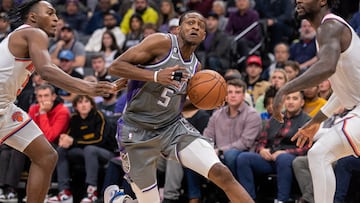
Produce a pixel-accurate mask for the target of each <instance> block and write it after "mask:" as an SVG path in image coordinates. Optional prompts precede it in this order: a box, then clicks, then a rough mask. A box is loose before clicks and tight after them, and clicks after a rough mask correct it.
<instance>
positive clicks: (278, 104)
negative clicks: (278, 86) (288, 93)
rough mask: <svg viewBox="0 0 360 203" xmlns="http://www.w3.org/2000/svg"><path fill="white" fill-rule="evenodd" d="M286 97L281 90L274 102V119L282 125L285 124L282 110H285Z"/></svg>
mask: <svg viewBox="0 0 360 203" xmlns="http://www.w3.org/2000/svg"><path fill="white" fill-rule="evenodd" d="M284 99H285V95H284V94H283V93H282V91H281V90H279V91H278V92H277V93H276V95H275V97H274V100H273V114H272V117H273V118H274V119H275V120H277V121H279V122H280V123H283V122H284V116H283V114H282V113H281V110H282V109H283V103H284Z"/></svg>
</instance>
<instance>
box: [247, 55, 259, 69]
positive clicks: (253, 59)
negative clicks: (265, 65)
mask: <svg viewBox="0 0 360 203" xmlns="http://www.w3.org/2000/svg"><path fill="white" fill-rule="evenodd" d="M249 64H257V65H259V66H261V67H262V61H261V58H260V57H259V56H255V55H253V56H249V57H248V59H247V60H246V65H249Z"/></svg>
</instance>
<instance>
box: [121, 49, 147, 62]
mask: <svg viewBox="0 0 360 203" xmlns="http://www.w3.org/2000/svg"><path fill="white" fill-rule="evenodd" d="M151 58H152V54H151V53H150V52H149V51H148V50H147V49H146V48H145V47H142V46H135V47H131V48H130V49H129V50H128V51H126V52H125V53H123V54H122V55H120V57H119V58H118V59H119V60H120V61H125V62H128V63H131V64H144V63H146V62H148V61H149V60H151Z"/></svg>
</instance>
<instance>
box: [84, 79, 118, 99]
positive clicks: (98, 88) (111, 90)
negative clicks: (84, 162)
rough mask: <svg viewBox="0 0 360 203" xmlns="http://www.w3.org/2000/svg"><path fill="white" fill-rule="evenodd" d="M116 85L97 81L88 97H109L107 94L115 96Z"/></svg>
mask: <svg viewBox="0 0 360 203" xmlns="http://www.w3.org/2000/svg"><path fill="white" fill-rule="evenodd" d="M116 89H117V88H116V84H114V83H111V82H108V81H99V82H98V83H95V84H94V85H93V88H92V89H91V91H90V93H89V95H90V96H104V97H106V96H109V94H115V93H116V92H117V91H116Z"/></svg>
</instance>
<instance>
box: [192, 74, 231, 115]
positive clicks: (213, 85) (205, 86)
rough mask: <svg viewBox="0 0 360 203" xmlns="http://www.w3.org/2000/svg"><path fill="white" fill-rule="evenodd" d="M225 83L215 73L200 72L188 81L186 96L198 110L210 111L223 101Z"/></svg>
mask: <svg viewBox="0 0 360 203" xmlns="http://www.w3.org/2000/svg"><path fill="white" fill-rule="evenodd" d="M226 91H227V90H226V82H225V80H224V78H223V77H222V76H221V75H220V74H219V73H218V72H216V71H213V70H202V71H199V72H197V73H195V75H194V76H193V77H192V78H191V79H190V80H189V84H188V87H187V94H188V96H189V99H190V101H191V103H193V104H194V106H196V107H197V108H199V109H204V110H211V109H215V108H216V107H219V106H221V105H222V104H223V103H224V101H225V96H226Z"/></svg>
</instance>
